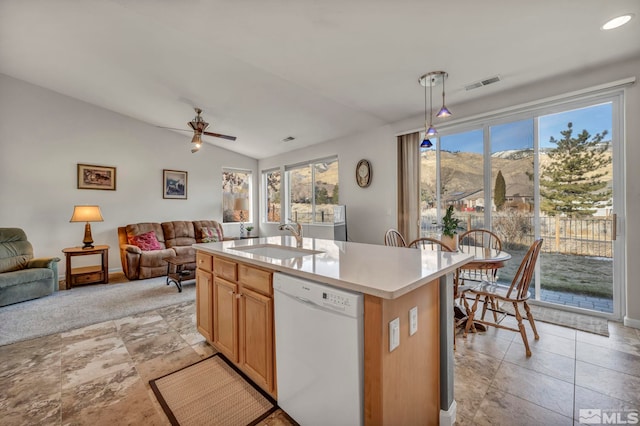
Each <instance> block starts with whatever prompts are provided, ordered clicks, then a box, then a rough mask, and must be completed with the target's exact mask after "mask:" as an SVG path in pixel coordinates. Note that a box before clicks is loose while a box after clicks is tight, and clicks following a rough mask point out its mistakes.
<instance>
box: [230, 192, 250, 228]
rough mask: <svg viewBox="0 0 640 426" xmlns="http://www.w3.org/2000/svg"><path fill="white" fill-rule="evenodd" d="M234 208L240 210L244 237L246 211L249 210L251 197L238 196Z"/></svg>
mask: <svg viewBox="0 0 640 426" xmlns="http://www.w3.org/2000/svg"><path fill="white" fill-rule="evenodd" d="M233 209H234V210H236V211H237V210H240V236H241V237H244V219H245V217H244V212H245V210H249V199H248V198H246V197H240V198H236V200H235V202H234V204H233Z"/></svg>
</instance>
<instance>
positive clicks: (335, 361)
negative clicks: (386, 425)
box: [273, 273, 364, 426]
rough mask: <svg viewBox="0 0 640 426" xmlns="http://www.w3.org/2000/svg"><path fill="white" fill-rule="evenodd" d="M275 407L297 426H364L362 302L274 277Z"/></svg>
mask: <svg viewBox="0 0 640 426" xmlns="http://www.w3.org/2000/svg"><path fill="white" fill-rule="evenodd" d="M273 289H274V299H275V302H274V303H275V305H274V317H275V335H276V369H277V386H278V405H279V406H280V407H281V408H282V409H283V410H284V411H286V412H287V414H289V415H290V416H291V417H293V419H294V420H295V421H297V422H298V423H299V424H300V425H302V426H312V425H322V426H326V425H332V426H334V425H345V426H346V425H349V426H359V425H362V424H363V417H364V405H363V388H364V377H363V353H364V343H363V310H364V309H363V301H362V300H363V297H362V294H359V293H354V292H350V291H346V290H342V289H338V288H335V287H331V286H327V285H324V284H320V283H317V282H313V281H307V280H303V279H300V278H297V277H292V276H290V275H286V274H281V273H276V274H274V276H273Z"/></svg>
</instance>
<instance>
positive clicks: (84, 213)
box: [69, 206, 104, 222]
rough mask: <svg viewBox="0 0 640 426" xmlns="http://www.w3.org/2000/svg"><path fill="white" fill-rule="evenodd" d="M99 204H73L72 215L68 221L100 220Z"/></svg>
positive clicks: (101, 219)
mask: <svg viewBox="0 0 640 426" xmlns="http://www.w3.org/2000/svg"><path fill="white" fill-rule="evenodd" d="M102 221H104V219H103V218H102V213H100V207H99V206H74V207H73V215H72V216H71V220H70V221H69V222H102Z"/></svg>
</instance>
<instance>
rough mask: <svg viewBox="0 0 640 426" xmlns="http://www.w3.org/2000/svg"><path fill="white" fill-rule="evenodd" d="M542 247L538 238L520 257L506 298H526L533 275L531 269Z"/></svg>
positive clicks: (534, 265) (533, 267)
mask: <svg viewBox="0 0 640 426" xmlns="http://www.w3.org/2000/svg"><path fill="white" fill-rule="evenodd" d="M541 248H542V238H539V239H537V240H535V241H534V242H533V244H531V247H529V250H528V251H527V254H526V255H525V256H524V258H523V259H522V263H520V267H519V268H518V272H516V275H515V276H514V277H513V281H511V286H510V287H509V291H508V292H507V298H509V299H515V300H524V299H526V298H527V292H528V291H529V285H530V284H531V278H532V277H533V271H534V270H535V267H536V261H537V260H538V254H540V249H541Z"/></svg>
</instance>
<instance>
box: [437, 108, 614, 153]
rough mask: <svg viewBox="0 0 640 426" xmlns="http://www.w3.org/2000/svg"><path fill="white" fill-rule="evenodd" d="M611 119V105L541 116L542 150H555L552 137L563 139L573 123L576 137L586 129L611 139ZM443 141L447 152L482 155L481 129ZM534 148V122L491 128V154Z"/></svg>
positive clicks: (539, 126)
mask: <svg viewBox="0 0 640 426" xmlns="http://www.w3.org/2000/svg"><path fill="white" fill-rule="evenodd" d="M611 117H612V105H611V103H606V104H600V105H595V106H591V107H587V108H581V109H575V110H571V111H566V112H561V113H557V114H550V115H545V116H541V117H540V118H539V124H538V132H539V135H540V146H541V147H553V146H555V145H554V144H551V143H549V139H550V138H551V136H553V137H554V138H556V139H560V138H562V135H561V134H560V131H562V130H565V129H566V128H567V123H569V122H572V123H573V134H574V135H576V134H578V133H580V132H581V131H582V130H583V129H586V130H587V131H588V132H589V133H590V134H591V135H592V136H594V135H595V134H596V133H601V132H602V131H603V130H606V131H607V132H608V135H609V136H607V137H606V138H605V139H609V138H610V136H611ZM441 139H442V149H445V150H449V151H463V152H476V153H482V152H483V147H482V129H478V130H472V131H470V132H464V133H457V134H454V135H448V136H443V137H442V138H441ZM531 147H533V119H528V120H522V121H516V122H513V123H508V124H501V125H496V126H491V152H498V151H504V150H508V149H522V148H531Z"/></svg>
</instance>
